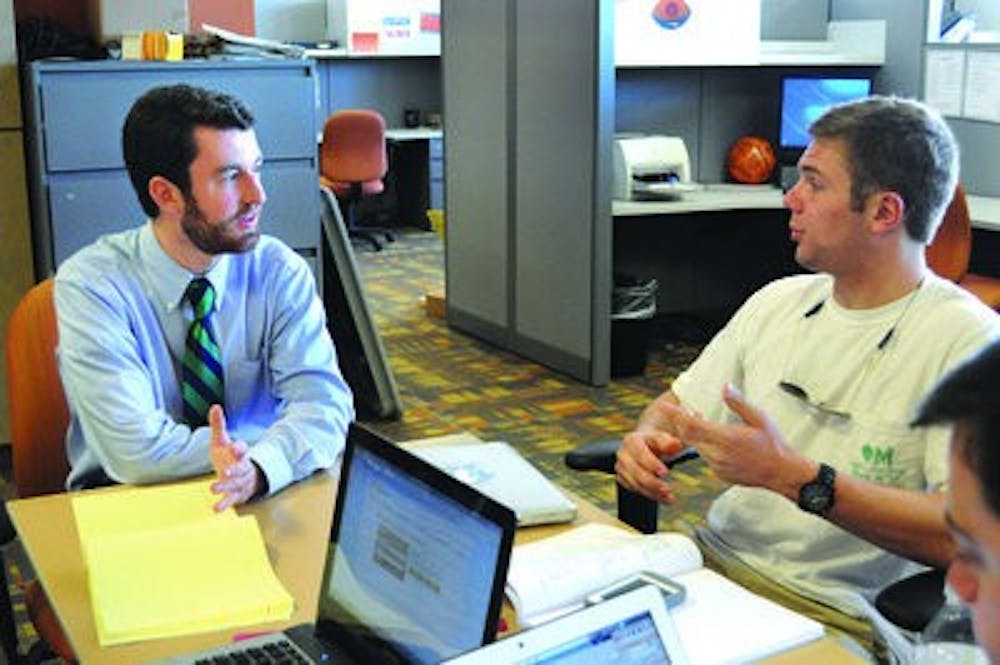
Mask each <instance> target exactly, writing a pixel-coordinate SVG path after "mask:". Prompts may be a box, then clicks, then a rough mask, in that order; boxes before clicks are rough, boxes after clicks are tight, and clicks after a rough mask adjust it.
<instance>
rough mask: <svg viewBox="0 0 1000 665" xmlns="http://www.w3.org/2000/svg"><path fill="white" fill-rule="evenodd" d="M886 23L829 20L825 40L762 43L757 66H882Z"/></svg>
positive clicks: (880, 21) (879, 21)
mask: <svg viewBox="0 0 1000 665" xmlns="http://www.w3.org/2000/svg"><path fill="white" fill-rule="evenodd" d="M885 36H886V22H885V21H882V20H877V21H831V22H830V24H829V25H828V26H827V39H826V40H825V41H819V40H815V41H762V42H761V43H760V64H761V65H854V66H880V65H883V64H885Z"/></svg>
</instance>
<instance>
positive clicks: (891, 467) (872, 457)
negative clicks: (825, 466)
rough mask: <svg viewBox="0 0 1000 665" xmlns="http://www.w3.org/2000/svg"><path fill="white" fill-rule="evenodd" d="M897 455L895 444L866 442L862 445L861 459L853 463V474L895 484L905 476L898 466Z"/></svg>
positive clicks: (878, 481) (884, 483)
mask: <svg viewBox="0 0 1000 665" xmlns="http://www.w3.org/2000/svg"><path fill="white" fill-rule="evenodd" d="M895 456H896V449H895V448H894V447H893V446H884V447H880V446H876V445H875V444H873V443H866V444H865V445H863V446H861V459H859V460H856V461H854V462H852V463H851V475H853V476H856V477H858V478H862V479H864V480H869V481H871V482H873V483H881V484H883V485H895V484H896V483H898V482H899V479H900V478H901V477H902V476H903V470H902V469H900V468H898V467H897V466H896V462H895Z"/></svg>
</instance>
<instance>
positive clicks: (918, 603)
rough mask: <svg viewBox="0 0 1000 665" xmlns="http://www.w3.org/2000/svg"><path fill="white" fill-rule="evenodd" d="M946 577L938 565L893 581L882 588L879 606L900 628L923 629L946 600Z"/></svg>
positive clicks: (917, 630) (877, 600) (876, 598)
mask: <svg viewBox="0 0 1000 665" xmlns="http://www.w3.org/2000/svg"><path fill="white" fill-rule="evenodd" d="M944 577H945V571H943V570H940V569H936V568H935V569H932V570H925V571H924V572H922V573H917V574H916V575H911V576H910V577H906V578H903V579H901V580H899V581H897V582H893V583H892V584H890V585H889V586H887V587H885V588H884V589H882V590H881V591H879V593H878V595H877V596H876V597H875V608H876V609H877V610H878V611H879V612H880V613H881V614H882V616H884V617H885V618H886V619H888V620H889V621H891V622H892V623H894V624H895V625H897V626H899V627H900V628H904V629H906V630H912V631H914V632H920V631H922V630H923V629H924V627H926V626H927V624H928V623H929V622H930V620H931V617H933V616H934V615H935V614H936V613H937V611H938V610H939V609H940V608H941V605H943V604H944Z"/></svg>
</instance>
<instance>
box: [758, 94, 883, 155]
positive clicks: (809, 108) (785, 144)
mask: <svg viewBox="0 0 1000 665" xmlns="http://www.w3.org/2000/svg"><path fill="white" fill-rule="evenodd" d="M871 91H872V80H871V77H869V76H820V75H811V76H801V75H797V76H786V77H784V78H783V79H782V80H781V127H780V130H779V132H778V147H779V149H780V150H781V151H782V152H784V153H786V154H788V155H789V156H793V157H794V158H795V159H798V155H797V154H794V155H793V154H792V153H801V151H802V150H804V149H805V147H806V146H807V145H809V138H810V137H809V126H810V125H811V124H812V123H813V121H814V120H816V119H817V118H819V117H820V116H821V115H823V113H825V112H826V111H827V110H828V109H829V108H831V107H833V106H836V105H837V104H842V103H844V102H850V101H853V100H855V99H862V98H864V97H867V96H868V95H870V94H871Z"/></svg>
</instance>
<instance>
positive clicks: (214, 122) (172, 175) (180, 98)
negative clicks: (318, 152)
mask: <svg viewBox="0 0 1000 665" xmlns="http://www.w3.org/2000/svg"><path fill="white" fill-rule="evenodd" d="M253 121H254V119H253V114H251V113H250V111H249V109H247V107H246V106H244V105H243V104H242V103H241V102H240V101H239V100H237V99H235V98H234V97H231V96H229V95H226V94H223V93H221V92H215V91H212V90H206V89H204V88H196V87H194V86H190V85H184V84H179V85H170V86H163V87H159V88H153V89H151V90H149V91H148V92H146V93H145V94H144V95H143V96H142V97H140V98H139V99H138V100H136V102H135V104H133V105H132V108H131V110H130V111H129V112H128V116H127V117H126V118H125V125H124V126H123V127H122V153H123V155H124V158H125V167H126V168H127V169H128V175H129V178H130V179H131V180H132V186H133V187H134V188H135V193H136V195H138V197H139V202H140V203H141V204H142V209H143V210H144V211H145V212H146V214H147V215H149V216H150V217H156V216H157V215H158V214H160V210H159V207H158V206H157V205H156V203H155V202H154V201H153V199H152V198H150V196H149V190H148V187H149V180H150V179H151V178H153V177H154V176H162V177H164V178H166V179H167V180H169V181H170V182H172V183H174V184H175V185H177V187H178V188H180V190H181V192H182V193H183V194H184V195H185V196H187V195H189V194H190V193H191V177H190V174H189V173H188V167H189V166H190V165H191V162H193V161H194V158H195V157H196V156H197V154H198V149H197V146H196V145H195V142H194V129H195V127H198V126H203V127H212V128H215V129H244V130H246V129H250V128H251V127H253Z"/></svg>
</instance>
